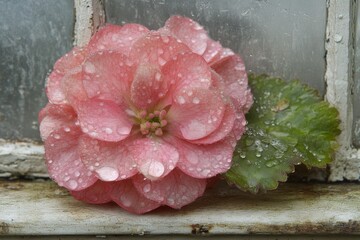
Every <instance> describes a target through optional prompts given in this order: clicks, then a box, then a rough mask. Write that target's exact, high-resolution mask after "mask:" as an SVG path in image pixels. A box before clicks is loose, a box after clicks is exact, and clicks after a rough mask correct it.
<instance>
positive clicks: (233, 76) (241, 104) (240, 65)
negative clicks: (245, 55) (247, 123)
mask: <svg viewBox="0 0 360 240" xmlns="http://www.w3.org/2000/svg"><path fill="white" fill-rule="evenodd" d="M212 68H213V69H214V70H215V71H216V72H217V73H218V74H219V75H220V76H221V77H222V78H223V79H224V82H225V94H226V95H228V96H230V98H231V99H232V101H233V103H234V106H235V107H236V109H239V110H242V111H244V112H247V111H248V110H249V109H250V107H251V105H252V102H253V100H252V94H251V92H250V89H249V87H248V78H247V74H246V71H245V65H244V62H243V61H242V59H241V58H240V57H239V56H238V55H232V56H230V57H227V58H226V59H224V60H223V61H221V62H219V63H216V64H214V65H212Z"/></svg>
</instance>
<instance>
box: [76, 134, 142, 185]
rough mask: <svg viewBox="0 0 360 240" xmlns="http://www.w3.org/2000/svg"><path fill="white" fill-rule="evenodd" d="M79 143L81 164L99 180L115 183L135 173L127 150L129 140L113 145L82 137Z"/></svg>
mask: <svg viewBox="0 0 360 240" xmlns="http://www.w3.org/2000/svg"><path fill="white" fill-rule="evenodd" d="M79 141H80V142H79V154H80V158H81V160H82V162H83V163H84V164H85V166H86V167H87V168H89V169H90V170H92V171H94V172H95V173H96V174H97V177H98V178H99V179H101V180H103V181H117V180H121V179H125V178H129V177H132V176H133V175H134V174H136V173H137V169H136V165H135V162H134V160H133V158H132V156H131V154H130V153H129V149H128V145H129V142H130V141H131V139H125V140H122V141H120V142H116V143H113V142H103V141H98V140H96V139H93V138H90V137H88V136H82V137H81V138H80V140H79Z"/></svg>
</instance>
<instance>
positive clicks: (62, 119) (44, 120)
mask: <svg viewBox="0 0 360 240" xmlns="http://www.w3.org/2000/svg"><path fill="white" fill-rule="evenodd" d="M75 121H76V113H75V111H74V110H73V108H72V107H70V106H69V105H63V104H59V105H58V104H56V105H55V104H47V105H46V107H45V108H43V109H42V110H41V112H40V113H39V122H40V134H41V139H42V140H43V141H45V140H46V139H47V137H48V136H49V135H50V134H51V133H52V132H54V131H56V130H58V129H61V128H66V130H68V127H67V126H68V125H71V124H74V123H75Z"/></svg>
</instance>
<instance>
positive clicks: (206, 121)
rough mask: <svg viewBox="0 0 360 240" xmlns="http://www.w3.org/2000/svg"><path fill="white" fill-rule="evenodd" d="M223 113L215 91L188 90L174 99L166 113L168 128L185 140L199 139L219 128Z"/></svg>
mask: <svg viewBox="0 0 360 240" xmlns="http://www.w3.org/2000/svg"><path fill="white" fill-rule="evenodd" d="M190 93H191V94H190ZM224 112H225V104H224V103H223V100H222V98H221V96H220V94H219V93H217V92H216V91H213V90H207V89H200V88H194V89H188V90H187V91H185V92H184V93H179V94H178V95H177V96H175V97H174V102H173V105H172V107H171V108H170V110H169V113H168V119H169V120H168V121H169V123H170V124H169V128H170V131H171V132H173V133H174V134H175V135H177V136H180V137H183V138H185V139H188V140H195V139H200V138H203V137H205V136H208V135H209V134H210V133H212V132H213V131H214V130H215V129H217V128H218V127H219V126H220V124H221V120H222V118H223V116H224Z"/></svg>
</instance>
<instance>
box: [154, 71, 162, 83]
mask: <svg viewBox="0 0 360 240" xmlns="http://www.w3.org/2000/svg"><path fill="white" fill-rule="evenodd" d="M160 79H161V73H159V72H157V73H156V74H155V80H156V81H160Z"/></svg>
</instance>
